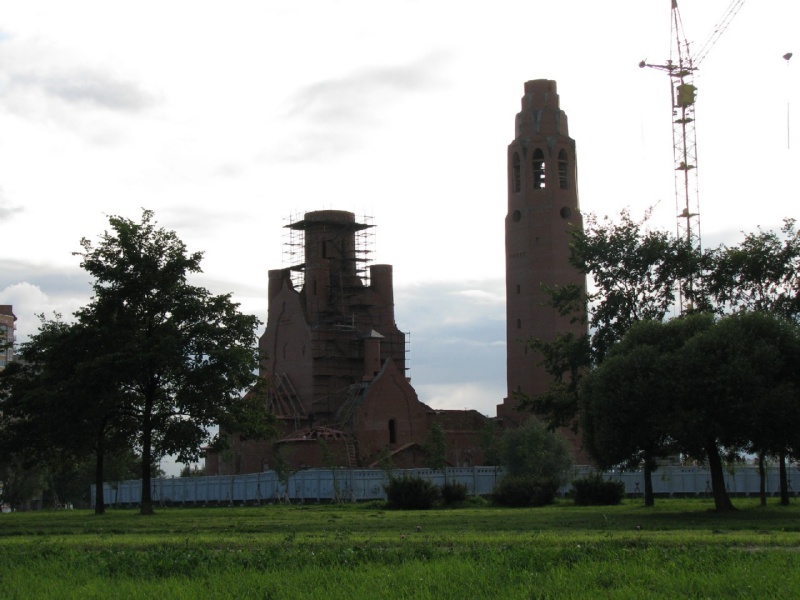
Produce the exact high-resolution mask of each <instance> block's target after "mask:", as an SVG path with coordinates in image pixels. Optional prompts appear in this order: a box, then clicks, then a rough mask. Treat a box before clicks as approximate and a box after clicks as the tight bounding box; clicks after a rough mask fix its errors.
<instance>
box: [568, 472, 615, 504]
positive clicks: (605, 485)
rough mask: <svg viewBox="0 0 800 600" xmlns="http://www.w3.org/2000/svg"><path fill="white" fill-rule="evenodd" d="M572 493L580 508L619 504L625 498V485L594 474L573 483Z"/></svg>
mask: <svg viewBox="0 0 800 600" xmlns="http://www.w3.org/2000/svg"><path fill="white" fill-rule="evenodd" d="M572 493H573V497H574V499H575V504H578V505H580V506H592V505H594V506H600V505H609V504H619V503H620V502H622V498H624V497H625V484H624V483H622V482H621V481H611V480H610V479H609V480H606V479H603V476H602V475H601V474H600V473H594V474H592V475H588V476H587V477H582V478H580V479H576V480H575V481H573V482H572Z"/></svg>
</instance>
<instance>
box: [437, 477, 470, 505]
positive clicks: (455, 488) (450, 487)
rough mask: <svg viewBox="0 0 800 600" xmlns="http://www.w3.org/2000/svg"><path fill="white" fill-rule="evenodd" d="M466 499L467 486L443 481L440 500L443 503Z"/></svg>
mask: <svg viewBox="0 0 800 600" xmlns="http://www.w3.org/2000/svg"><path fill="white" fill-rule="evenodd" d="M466 499H467V486H465V485H464V484H463V483H458V482H456V483H445V484H444V485H443V486H442V500H444V503H445V504H458V503H459V502H464V500H466Z"/></svg>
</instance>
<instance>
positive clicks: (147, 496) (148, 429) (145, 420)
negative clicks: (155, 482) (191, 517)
mask: <svg viewBox="0 0 800 600" xmlns="http://www.w3.org/2000/svg"><path fill="white" fill-rule="evenodd" d="M152 410H153V401H152V400H151V399H150V398H147V399H146V400H145V409H144V415H142V499H141V502H140V504H139V514H140V515H152V514H153V497H152V491H151V488H150V486H151V481H150V473H151V472H152V466H153V448H152V446H153V428H152V414H151V413H152Z"/></svg>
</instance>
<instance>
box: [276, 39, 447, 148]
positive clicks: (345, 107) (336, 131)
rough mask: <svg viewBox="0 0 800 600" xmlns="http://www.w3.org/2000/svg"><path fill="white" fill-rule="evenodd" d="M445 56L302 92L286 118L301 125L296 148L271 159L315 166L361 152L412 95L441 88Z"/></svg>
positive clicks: (364, 71) (319, 84) (294, 138)
mask: <svg viewBox="0 0 800 600" xmlns="http://www.w3.org/2000/svg"><path fill="white" fill-rule="evenodd" d="M445 62H446V56H445V55H444V54H435V55H431V56H427V57H424V58H422V59H419V60H417V61H415V62H413V63H411V64H407V65H397V66H381V67H369V68H364V69H361V70H358V71H354V72H352V73H349V74H347V75H344V76H342V77H339V78H334V79H326V80H323V81H318V82H315V83H312V84H309V85H307V86H305V87H302V88H301V89H299V90H298V91H297V92H296V93H295V94H293V95H292V97H291V98H290V99H289V101H288V108H287V109H286V113H285V115H286V118H287V119H288V120H289V121H294V122H297V123H299V125H298V127H299V131H298V127H294V128H293V133H292V136H291V140H292V141H291V142H290V143H283V142H282V143H281V145H280V147H279V149H276V150H275V151H274V152H267V153H265V154H266V156H267V157H268V158H270V159H272V160H281V161H295V160H300V159H302V160H311V159H313V158H315V157H318V156H336V155H339V154H342V153H348V152H351V151H353V150H355V149H357V148H359V147H360V146H361V138H362V136H364V135H365V134H371V133H372V131H371V129H372V127H374V126H375V124H377V123H380V122H381V120H382V119H381V117H382V115H383V114H385V113H386V112H387V111H388V110H390V109H391V108H392V107H393V106H395V105H396V104H397V103H398V102H401V101H402V100H403V99H405V98H406V97H408V96H409V95H410V94H417V93H423V92H430V91H433V90H435V89H437V88H439V87H441V86H442V85H443V84H442V81H443V78H442V75H441V73H440V72H441V69H442V66H443V65H444V63H445ZM356 132H358V133H356Z"/></svg>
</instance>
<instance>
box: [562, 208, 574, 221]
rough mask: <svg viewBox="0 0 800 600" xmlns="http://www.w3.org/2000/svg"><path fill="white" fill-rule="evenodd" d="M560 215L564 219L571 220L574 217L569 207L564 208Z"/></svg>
mask: <svg viewBox="0 0 800 600" xmlns="http://www.w3.org/2000/svg"><path fill="white" fill-rule="evenodd" d="M560 214H561V218H562V219H569V218H570V217H571V216H572V211H571V210H570V209H569V208H568V207H566V206H562V207H561V213H560Z"/></svg>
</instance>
